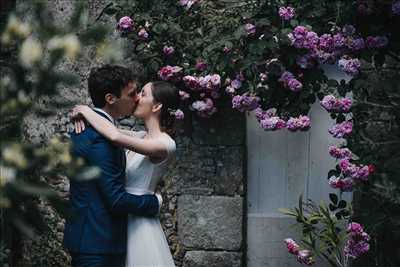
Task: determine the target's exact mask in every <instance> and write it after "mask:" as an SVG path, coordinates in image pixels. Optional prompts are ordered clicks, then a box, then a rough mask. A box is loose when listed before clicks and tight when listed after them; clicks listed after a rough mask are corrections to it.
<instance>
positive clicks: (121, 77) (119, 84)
mask: <svg viewBox="0 0 400 267" xmlns="http://www.w3.org/2000/svg"><path fill="white" fill-rule="evenodd" d="M138 80H139V79H138V76H137V75H134V73H133V72H132V71H131V70H130V69H128V68H126V67H123V66H119V65H110V64H107V65H103V66H101V67H96V68H92V69H91V70H90V74H89V79H88V88H89V94H90V98H91V99H92V102H93V105H94V106H95V107H97V108H103V107H104V106H105V105H106V100H105V96H106V94H113V95H115V96H116V97H120V96H121V91H122V89H123V88H124V87H125V86H127V85H128V84H129V83H130V82H138Z"/></svg>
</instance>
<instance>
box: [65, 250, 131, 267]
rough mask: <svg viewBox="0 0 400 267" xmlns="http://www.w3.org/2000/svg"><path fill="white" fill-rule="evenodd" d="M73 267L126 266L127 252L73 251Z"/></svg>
mask: <svg viewBox="0 0 400 267" xmlns="http://www.w3.org/2000/svg"><path fill="white" fill-rule="evenodd" d="M71 257H72V267H110V266H112V267H124V266H125V260H126V254H125V253H124V254H85V253H72V254H71Z"/></svg>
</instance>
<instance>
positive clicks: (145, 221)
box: [126, 216, 175, 267]
mask: <svg viewBox="0 0 400 267" xmlns="http://www.w3.org/2000/svg"><path fill="white" fill-rule="evenodd" d="M126 255H127V256H126V257H127V258H126V267H174V266H175V264H174V260H173V258H172V255H171V252H170V250H169V246H168V242H167V240H166V238H165V234H164V231H163V229H162V227H161V224H160V220H159V219H158V218H145V217H133V216H132V217H130V218H129V221H128V248H127V253H126Z"/></svg>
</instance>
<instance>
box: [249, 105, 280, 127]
mask: <svg viewBox="0 0 400 267" xmlns="http://www.w3.org/2000/svg"><path fill="white" fill-rule="evenodd" d="M254 112H255V116H256V119H257V121H258V123H259V124H260V126H261V128H263V129H264V130H266V131H275V130H280V129H283V128H285V127H286V122H285V121H284V120H283V119H281V118H279V117H278V116H276V110H275V109H268V110H266V111H264V110H262V109H261V108H257V109H255V111H254Z"/></svg>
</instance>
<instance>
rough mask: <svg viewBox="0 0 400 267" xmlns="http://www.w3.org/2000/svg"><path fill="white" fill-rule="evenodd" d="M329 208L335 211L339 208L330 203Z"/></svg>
mask: <svg viewBox="0 0 400 267" xmlns="http://www.w3.org/2000/svg"><path fill="white" fill-rule="evenodd" d="M329 210H330V211H335V210H337V207H336V206H335V205H332V204H329Z"/></svg>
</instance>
